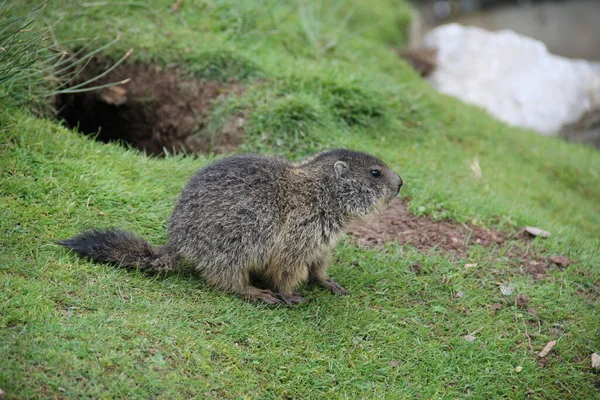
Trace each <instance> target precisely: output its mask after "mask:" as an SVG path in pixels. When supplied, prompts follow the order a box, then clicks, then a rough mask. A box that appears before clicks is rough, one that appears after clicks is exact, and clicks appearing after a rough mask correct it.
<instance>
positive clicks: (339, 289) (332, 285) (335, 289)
mask: <svg viewBox="0 0 600 400" xmlns="http://www.w3.org/2000/svg"><path fill="white" fill-rule="evenodd" d="M323 284H324V285H325V287H326V288H328V289H329V290H330V291H331V293H334V294H339V295H342V296H348V295H349V294H350V292H349V291H347V290H346V289H344V287H343V286H342V285H340V284H339V283H337V282H336V281H334V280H333V279H327V280H326V281H325V282H324V283H323Z"/></svg>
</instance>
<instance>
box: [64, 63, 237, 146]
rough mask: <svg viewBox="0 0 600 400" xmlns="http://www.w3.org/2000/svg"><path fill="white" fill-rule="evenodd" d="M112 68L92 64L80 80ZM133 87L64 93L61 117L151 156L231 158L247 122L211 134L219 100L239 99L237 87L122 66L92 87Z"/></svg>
mask: <svg viewBox="0 0 600 400" xmlns="http://www.w3.org/2000/svg"><path fill="white" fill-rule="evenodd" d="M111 65H112V64H110V63H105V62H101V61H98V60H94V61H93V62H91V63H89V64H88V65H87V66H86V68H85V69H84V71H83V75H85V76H84V77H83V78H81V79H82V80H85V79H89V78H91V77H94V76H98V75H99V74H101V73H102V72H103V71H106V70H107V69H108V68H109V67H110V66H111ZM125 79H129V82H127V83H124V84H120V85H117V86H110V87H106V88H103V89H99V90H96V91H91V92H84V93H72V94H61V95H58V96H57V97H56V99H55V106H56V109H57V116H58V118H60V119H62V120H63V121H64V122H65V124H66V125H67V126H69V127H70V128H73V129H77V130H78V131H80V132H81V133H83V134H88V135H95V137H96V138H97V140H99V141H102V142H115V141H122V142H124V143H127V144H129V145H131V146H133V147H135V148H137V149H140V150H142V151H145V152H146V153H148V154H152V155H156V156H162V155H165V153H171V154H173V153H182V152H183V153H186V154H197V153H208V152H212V153H227V152H230V151H233V150H235V149H236V148H237V147H238V146H239V144H240V142H241V138H242V135H243V124H244V119H243V117H241V116H239V117H235V118H233V119H231V120H230V121H227V122H225V123H224V124H223V126H222V127H221V128H219V129H218V130H216V131H215V130H212V129H208V126H207V117H208V114H209V112H210V110H211V108H212V107H213V102H214V101H215V100H220V99H223V98H225V97H227V96H232V95H240V94H241V93H242V87H241V86H240V85H239V83H237V82H226V83H222V82H201V81H195V80H190V79H187V78H184V77H183V76H182V74H181V72H180V70H179V69H178V68H170V69H162V68H160V67H158V66H153V65H139V64H138V65H124V66H120V67H118V68H116V69H115V70H114V71H112V72H111V73H109V74H107V75H106V76H104V77H102V78H101V79H99V80H97V81H95V82H93V85H94V86H100V85H105V84H108V83H111V82H120V81H122V80H125Z"/></svg>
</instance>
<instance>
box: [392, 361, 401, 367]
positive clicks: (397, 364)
mask: <svg viewBox="0 0 600 400" xmlns="http://www.w3.org/2000/svg"><path fill="white" fill-rule="evenodd" d="M400 364H402V360H392V361H390V367H397V366H399V365H400Z"/></svg>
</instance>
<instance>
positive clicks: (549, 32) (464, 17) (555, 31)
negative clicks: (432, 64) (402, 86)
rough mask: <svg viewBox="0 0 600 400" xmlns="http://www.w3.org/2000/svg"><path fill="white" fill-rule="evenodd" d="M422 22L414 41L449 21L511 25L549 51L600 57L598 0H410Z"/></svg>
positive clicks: (493, 26) (500, 26)
mask: <svg viewBox="0 0 600 400" xmlns="http://www.w3.org/2000/svg"><path fill="white" fill-rule="evenodd" d="M412 3H413V5H414V6H415V8H416V10H417V11H418V14H419V16H420V19H421V24H422V25H421V26H420V28H419V30H418V31H417V32H416V34H417V35H416V37H414V38H413V40H414V41H415V43H418V42H420V41H422V40H423V35H424V34H425V33H426V32H427V31H429V30H431V29H432V28H433V27H435V26H437V25H441V24H445V23H448V22H457V23H460V24H463V25H473V26H478V27H481V28H484V29H487V30H492V31H495V30H500V29H512V30H513V31H515V32H517V33H519V34H522V35H526V36H530V37H532V38H534V39H537V40H540V41H542V42H544V44H545V45H546V46H547V47H548V50H549V51H550V52H551V53H554V54H558V55H561V56H564V57H571V58H584V59H588V60H600V32H599V30H600V28H599V26H600V22H599V21H600V2H598V1H596V0H562V1H544V0H421V1H419V0H413V2H412Z"/></svg>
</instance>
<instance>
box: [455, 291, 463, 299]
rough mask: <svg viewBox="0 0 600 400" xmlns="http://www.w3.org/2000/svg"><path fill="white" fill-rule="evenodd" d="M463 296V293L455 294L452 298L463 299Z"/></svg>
mask: <svg viewBox="0 0 600 400" xmlns="http://www.w3.org/2000/svg"><path fill="white" fill-rule="evenodd" d="M464 295H465V294H464V293H463V292H456V294H455V295H454V297H458V298H460V297H463V296H464Z"/></svg>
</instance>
